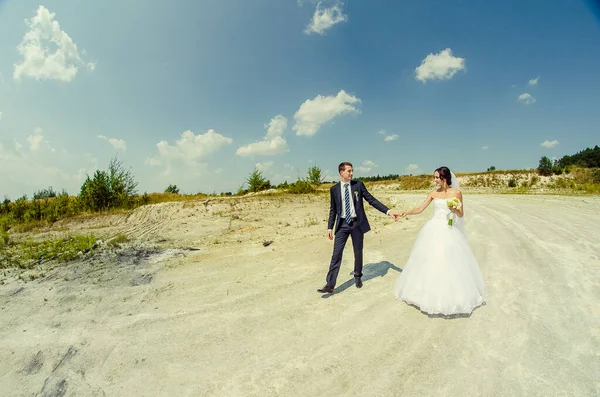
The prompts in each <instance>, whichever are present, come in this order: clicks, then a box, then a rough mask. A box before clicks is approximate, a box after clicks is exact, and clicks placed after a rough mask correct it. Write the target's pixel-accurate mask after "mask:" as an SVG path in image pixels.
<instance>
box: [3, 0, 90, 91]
mask: <svg viewBox="0 0 600 397" xmlns="http://www.w3.org/2000/svg"><path fill="white" fill-rule="evenodd" d="M54 16H55V14H54V13H51V12H50V11H48V9H47V8H46V7H44V6H39V7H38V9H37V13H36V15H35V16H34V17H33V18H31V19H30V20H29V21H26V23H27V25H28V26H29V29H30V30H29V31H28V32H27V33H26V34H25V36H24V37H23V41H21V43H20V44H19V45H18V46H17V50H18V51H19V53H20V54H21V56H22V57H23V59H22V60H21V62H20V63H18V64H16V65H15V69H14V72H13V78H14V79H15V80H20V79H21V77H31V78H33V79H36V80H44V79H51V80H59V81H65V82H69V81H71V80H73V79H74V78H75V75H76V74H77V72H78V70H79V67H81V66H86V67H88V68H89V69H90V70H94V68H95V65H94V64H93V63H89V62H84V61H83V60H82V59H81V56H80V55H79V51H78V49H77V45H76V44H75V43H74V42H73V40H72V39H71V38H70V37H69V35H68V34H66V33H65V32H64V31H62V30H61V28H60V25H59V23H58V21H56V20H55V19H54ZM53 47H58V48H56V50H55V51H54V52H51V48H53Z"/></svg>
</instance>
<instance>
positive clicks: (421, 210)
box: [400, 193, 433, 216]
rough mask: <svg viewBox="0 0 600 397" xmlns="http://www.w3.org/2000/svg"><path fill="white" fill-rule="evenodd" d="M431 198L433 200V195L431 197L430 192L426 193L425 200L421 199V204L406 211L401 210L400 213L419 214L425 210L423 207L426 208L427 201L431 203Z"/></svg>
mask: <svg viewBox="0 0 600 397" xmlns="http://www.w3.org/2000/svg"><path fill="white" fill-rule="evenodd" d="M432 200H433V197H431V193H429V194H428V195H427V198H426V199H425V201H423V204H421V206H420V207H418V208H413V209H412V210H410V211H408V212H403V213H402V214H400V215H401V216H406V215H417V214H420V213H421V212H423V211H424V210H425V208H427V206H429V203H431V201H432Z"/></svg>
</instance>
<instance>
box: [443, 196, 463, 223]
mask: <svg viewBox="0 0 600 397" xmlns="http://www.w3.org/2000/svg"><path fill="white" fill-rule="evenodd" d="M446 204H447V205H448V208H456V209H457V210H459V209H460V207H461V206H462V204H461V203H460V200H459V199H458V197H452V198H449V199H447V200H446ZM453 221H454V212H451V213H450V219H449V220H448V225H450V226H452V223H453Z"/></svg>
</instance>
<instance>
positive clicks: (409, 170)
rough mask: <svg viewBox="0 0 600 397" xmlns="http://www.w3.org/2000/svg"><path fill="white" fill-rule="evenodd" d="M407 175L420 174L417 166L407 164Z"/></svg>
mask: <svg viewBox="0 0 600 397" xmlns="http://www.w3.org/2000/svg"><path fill="white" fill-rule="evenodd" d="M406 173H407V174H419V173H421V168H419V166H418V165H417V164H409V165H407V166H406Z"/></svg>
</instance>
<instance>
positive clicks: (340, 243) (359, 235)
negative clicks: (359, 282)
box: [327, 219, 365, 288]
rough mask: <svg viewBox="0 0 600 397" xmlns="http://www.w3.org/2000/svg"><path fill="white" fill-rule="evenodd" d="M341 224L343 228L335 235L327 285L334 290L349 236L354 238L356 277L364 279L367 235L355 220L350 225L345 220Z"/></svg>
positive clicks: (341, 220)
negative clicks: (365, 240)
mask: <svg viewBox="0 0 600 397" xmlns="http://www.w3.org/2000/svg"><path fill="white" fill-rule="evenodd" d="M339 222H341V226H340V229H339V230H338V231H337V233H336V234H335V239H334V243H333V255H332V256H331V263H330V264H329V272H327V285H328V286H330V287H332V288H333V287H335V283H336V280H337V276H338V273H339V272H340V266H341V264H342V254H343V253H344V247H345V246H346V242H347V241H348V237H349V236H351V237H352V247H353V248H354V277H362V269H363V241H364V238H365V234H364V233H363V231H362V230H361V228H360V227H359V225H358V223H357V222H355V220H353V221H351V222H350V224H348V223H346V221H345V220H344V219H340V220H339Z"/></svg>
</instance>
